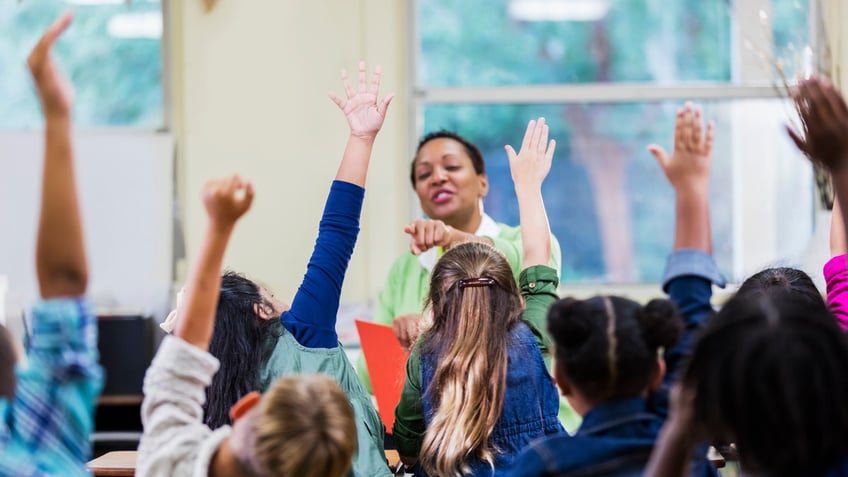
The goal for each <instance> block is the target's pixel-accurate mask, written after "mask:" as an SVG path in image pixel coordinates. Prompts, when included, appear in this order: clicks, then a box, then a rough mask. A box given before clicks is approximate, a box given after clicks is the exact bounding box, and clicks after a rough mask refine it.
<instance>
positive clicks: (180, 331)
mask: <svg viewBox="0 0 848 477" xmlns="http://www.w3.org/2000/svg"><path fill="white" fill-rule="evenodd" d="M232 231H233V224H229V225H222V224H217V223H215V222H210V223H209V225H208V226H207V228H206V235H205V238H204V240H203V244H202V245H201V247H200V253H199V254H198V257H197V262H196V263H195V264H194V267H193V268H192V271H191V275H190V276H189V280H188V283H187V287H186V299H185V300H186V306H185V307H184V308H183V309H181V310H179V313H181V314H182V316H181V317H180V318H179V319H178V321H177V328H176V330H175V333H174V334H175V335H176V336H178V337H180V338H182V339H183V340H184V341H186V342H187V343H189V344H192V345H194V346H196V347H198V348H200V349H202V350H204V351H206V350H207V349H209V341H210V340H211V339H212V331H213V330H214V326H215V312H216V308H217V306H218V293H219V292H220V289H221V266H222V264H223V261H224V252H225V251H226V248H227V242H228V241H229V238H230V235H231V234H232Z"/></svg>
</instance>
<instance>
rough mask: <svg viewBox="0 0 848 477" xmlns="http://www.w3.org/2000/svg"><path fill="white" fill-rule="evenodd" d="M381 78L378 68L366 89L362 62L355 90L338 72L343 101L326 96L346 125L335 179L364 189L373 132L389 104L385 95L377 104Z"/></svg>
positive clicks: (343, 73) (334, 96)
mask: <svg viewBox="0 0 848 477" xmlns="http://www.w3.org/2000/svg"><path fill="white" fill-rule="evenodd" d="M381 75H382V71H381V69H380V66H379V65H378V66H377V67H376V68H374V76H373V77H372V79H371V85H370V86H369V85H368V84H367V72H366V70H365V63H364V62H362V61H360V62H359V87H358V91H355V90H354V89H353V87H351V85H350V79H349V78H348V75H347V71H346V70H342V82H343V83H344V89H345V93H346V95H347V101H344V100H342V99H341V98H339V97H338V96H336V95H334V94H332V93H330V99H332V100H333V102H334V103H336V105H337V106H338V107H339V109H341V110H342V112H343V113H344V115H345V117H346V118H347V123H348V125H349V126H350V135H349V136H348V139H347V147H345V151H344V155H343V156H342V162H341V164H340V165H339V171H338V173H337V174H336V180H339V181H344V182H350V183H351V184H356V185H358V186H360V187H365V178H366V176H367V175H368V163H369V161H370V160H371V148H372V146H373V145H374V139H375V138H376V137H377V133H378V132H380V128H382V127H383V120H384V119H386V112H387V111H388V109H389V104H390V103H391V102H392V98H394V94H389V95H386V97H385V98H383V100H382V101H379V103H378V98H379V94H380V77H381Z"/></svg>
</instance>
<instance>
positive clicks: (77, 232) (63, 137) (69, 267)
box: [27, 13, 88, 298]
mask: <svg viewBox="0 0 848 477" xmlns="http://www.w3.org/2000/svg"><path fill="white" fill-rule="evenodd" d="M72 18H73V16H72V15H71V14H70V13H66V14H65V15H63V16H62V17H61V18H59V20H57V21H56V22H55V23H54V24H53V25H52V26H50V28H49V29H48V30H47V31H46V32H45V34H44V36H43V37H42V38H41V40H40V41H39V42H38V44H37V45H36V46H35V48H33V50H32V53H30V55H29V58H28V59H27V64H28V65H29V69H30V72H31V73H32V78H33V80H34V82H35V87H36V90H37V91H38V97H39V99H40V101H41V109H42V111H43V113H44V119H45V145H44V171H43V179H42V189H41V214H40V217H39V221H38V238H37V239H36V246H35V264H36V273H37V275H38V285H39V287H40V289H41V296H42V297H43V298H55V297H62V296H79V295H83V294H85V290H86V287H87V285H88V267H87V265H86V257H85V243H84V241H83V232H82V221H81V220H80V211H79V199H78V198H77V191H76V182H75V179H74V178H75V175H74V154H73V147H72V145H71V109H72V106H73V96H74V93H73V88H72V87H71V85H70V83H68V81H67V80H66V79H65V78H64V77H63V76H62V74H61V73H60V72H59V69H58V67H57V66H56V62H55V60H54V59H53V55H52V54H51V48H52V47H53V44H54V43H55V42H56V39H57V38H58V37H59V35H61V34H62V32H63V31H65V29H66V28H67V27H68V25H70V23H71V20H72Z"/></svg>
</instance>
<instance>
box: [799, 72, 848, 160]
mask: <svg viewBox="0 0 848 477" xmlns="http://www.w3.org/2000/svg"><path fill="white" fill-rule="evenodd" d="M792 99H793V100H794V101H795V109H797V111H798V116H799V117H800V118H801V125H802V128H803V131H801V133H798V132H796V131H795V130H794V129H792V128H791V127H789V126H787V127H786V131H787V132H788V133H789V137H791V138H792V140H793V141H795V145H796V146H798V149H800V150H801V152H803V153H804V154H806V156H807V157H808V158H810V160H812V161H813V162H815V163H818V164H820V165H822V166H824V167H825V168H827V169H828V170H830V171H831V172H836V171H839V170H841V169H843V168H844V167H845V164H846V162H848V106H846V105H845V99H844V98H843V97H842V95H841V94H840V93H839V91H837V90H836V88H835V87H834V86H833V84H831V83H830V81H828V80H826V79H823V78H822V79H819V78H810V79H808V80H805V81H802V82H801V83H800V84H798V86H797V87H796V88H795V90H794V91H793V94H792Z"/></svg>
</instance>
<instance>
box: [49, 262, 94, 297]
mask: <svg viewBox="0 0 848 477" xmlns="http://www.w3.org/2000/svg"><path fill="white" fill-rule="evenodd" d="M38 283H39V287H40V288H41V296H42V297H43V298H58V297H72V296H81V295H85V292H86V290H87V289H88V270H87V269H86V268H85V267H73V266H68V267H51V268H49V269H47V270H40V271H39V274H38Z"/></svg>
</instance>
